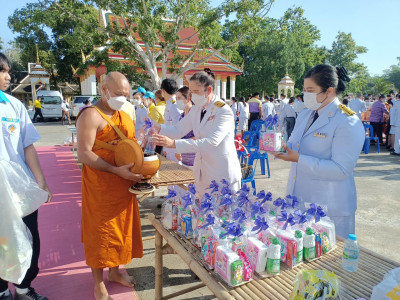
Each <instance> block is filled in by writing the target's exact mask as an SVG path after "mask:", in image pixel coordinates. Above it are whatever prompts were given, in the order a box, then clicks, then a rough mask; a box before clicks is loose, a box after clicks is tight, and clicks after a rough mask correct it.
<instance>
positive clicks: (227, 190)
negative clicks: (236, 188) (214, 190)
mask: <svg viewBox="0 0 400 300" xmlns="http://www.w3.org/2000/svg"><path fill="white" fill-rule="evenodd" d="M221 194H222V195H232V191H231V189H230V188H229V187H227V186H224V187H223V188H222V189H221Z"/></svg>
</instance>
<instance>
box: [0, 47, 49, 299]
mask: <svg viewBox="0 0 400 300" xmlns="http://www.w3.org/2000/svg"><path fill="white" fill-rule="evenodd" d="M10 69H11V63H10V61H9V60H8V58H7V57H6V56H5V55H4V54H3V53H0V120H1V137H0V159H2V160H7V161H12V162H15V163H18V164H19V165H20V166H21V167H22V168H23V169H24V171H25V172H26V173H27V175H28V176H30V177H32V178H33V179H35V180H36V181H37V183H38V185H39V187H40V188H42V189H43V190H46V191H47V192H48V193H49V198H48V201H50V200H51V197H52V194H51V192H50V190H49V187H48V186H47V183H46V179H45V178H44V175H43V172H42V169H41V167H40V163H39V159H38V155H37V153H36V149H35V147H34V146H33V143H35V142H36V141H38V140H39V138H40V136H39V133H38V132H37V131H36V129H35V127H34V126H33V124H32V122H31V119H30V118H29V116H28V113H27V111H26V108H25V107H24V105H23V104H22V102H21V101H19V100H18V99H16V98H14V97H12V96H10V95H8V94H5V93H4V91H6V90H7V89H8V87H9V86H10V79H11V77H10V75H9V71H10ZM0 209H1V208H0ZM22 220H23V222H24V223H25V225H26V226H27V228H28V229H29V231H30V233H31V235H32V260H31V266H30V268H29V269H28V271H27V272H26V275H25V277H24V279H23V280H22V282H21V284H19V285H17V284H14V285H15V288H16V291H15V297H14V299H17V300H30V299H35V300H47V297H44V296H41V295H39V294H38V293H37V292H36V291H35V290H34V289H33V288H32V287H31V283H32V281H33V280H34V279H35V278H36V276H37V275H38V273H39V266H38V264H39V253H40V238H39V230H38V211H37V210H36V211H35V212H33V213H32V214H30V215H28V216H26V217H24V218H23V219H22ZM12 299H13V298H12V295H11V292H10V290H9V289H8V282H7V281H5V280H3V279H1V278H0V300H12Z"/></svg>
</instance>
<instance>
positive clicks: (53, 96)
mask: <svg viewBox="0 0 400 300" xmlns="http://www.w3.org/2000/svg"><path fill="white" fill-rule="evenodd" d="M36 96H37V98H38V99H40V103H41V104H42V114H43V117H44V118H45V119H48V118H59V119H61V116H62V109H61V103H62V101H63V95H62V94H61V93H60V92H59V91H47V90H42V91H38V92H37V93H36Z"/></svg>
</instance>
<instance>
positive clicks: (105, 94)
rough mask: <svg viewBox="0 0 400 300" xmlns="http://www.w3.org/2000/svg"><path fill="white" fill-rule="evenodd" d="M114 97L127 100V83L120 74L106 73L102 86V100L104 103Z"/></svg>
mask: <svg viewBox="0 0 400 300" xmlns="http://www.w3.org/2000/svg"><path fill="white" fill-rule="evenodd" d="M115 96H125V97H126V98H127V99H129V81H128V79H126V77H125V75H124V74H122V73H120V72H110V73H108V74H107V76H106V78H105V79H104V82H103V86H102V99H103V101H104V102H107V100H108V99H109V98H110V97H115Z"/></svg>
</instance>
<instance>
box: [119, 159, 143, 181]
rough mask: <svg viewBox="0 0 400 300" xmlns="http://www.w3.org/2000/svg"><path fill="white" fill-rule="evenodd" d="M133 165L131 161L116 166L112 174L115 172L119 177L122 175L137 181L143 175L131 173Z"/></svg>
mask: <svg viewBox="0 0 400 300" xmlns="http://www.w3.org/2000/svg"><path fill="white" fill-rule="evenodd" d="M133 165H134V163H131V164H129V165H124V166H120V167H116V168H115V172H114V174H116V175H118V176H119V177H122V178H124V179H127V180H131V181H135V182H138V181H140V180H141V179H142V178H143V175H142V174H135V173H132V172H131V168H132V167H133Z"/></svg>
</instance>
